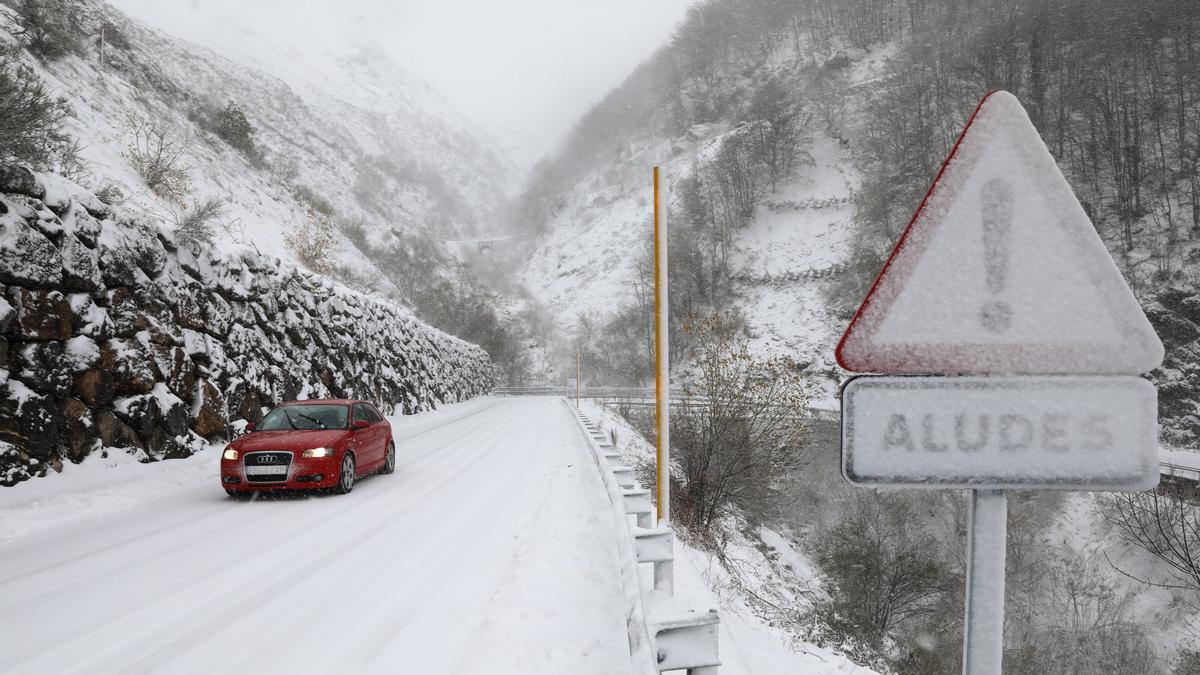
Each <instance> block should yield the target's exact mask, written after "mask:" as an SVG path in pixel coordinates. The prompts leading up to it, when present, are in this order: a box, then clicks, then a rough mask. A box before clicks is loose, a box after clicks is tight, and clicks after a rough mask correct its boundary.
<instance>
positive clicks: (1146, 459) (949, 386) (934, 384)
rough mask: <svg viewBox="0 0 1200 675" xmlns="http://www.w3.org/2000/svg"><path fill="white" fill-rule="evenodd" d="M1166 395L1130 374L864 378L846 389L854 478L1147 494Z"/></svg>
mask: <svg viewBox="0 0 1200 675" xmlns="http://www.w3.org/2000/svg"><path fill="white" fill-rule="evenodd" d="M1157 405H1158V404H1157V394H1156V392H1155V390H1154V386H1153V385H1152V384H1150V383H1149V382H1147V381H1146V380H1143V379H1141V378H1139V377H1132V376H1090V377H1089V376H1059V377H1031V376H1018V377H995V376H992V377H859V378H855V379H853V380H851V381H850V382H848V383H847V384H846V386H845V388H844V389H843V391H842V474H843V475H844V476H845V478H846V480H847V481H849V482H851V483H853V484H856V485H877V486H884V485H891V486H904V485H908V486H912V487H923V488H975V489H984V488H991V489H1043V488H1060V489H1072V490H1148V489H1150V488H1152V487H1154V485H1155V484H1157V482H1158V425H1157Z"/></svg>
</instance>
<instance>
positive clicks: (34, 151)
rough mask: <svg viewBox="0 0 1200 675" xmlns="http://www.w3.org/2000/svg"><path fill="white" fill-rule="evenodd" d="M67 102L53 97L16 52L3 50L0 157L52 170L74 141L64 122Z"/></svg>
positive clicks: (1, 57) (0, 70)
mask: <svg viewBox="0 0 1200 675" xmlns="http://www.w3.org/2000/svg"><path fill="white" fill-rule="evenodd" d="M70 114H71V109H70V107H69V106H68V105H67V102H66V101H65V100H64V99H62V98H58V97H56V96H53V95H51V93H50V91H49V90H48V89H47V88H46V85H45V84H44V83H43V82H42V80H41V78H39V77H38V76H37V74H36V73H34V72H33V70H32V69H30V68H29V67H27V66H25V65H22V64H21V63H20V61H19V59H18V57H17V54H16V53H14V52H13V51H12V50H10V49H8V50H0V156H2V157H3V159H4V160H5V161H10V162H19V163H22V164H28V165H30V166H32V167H33V168H35V169H49V168H51V167H50V164H51V161H52V159H53V157H54V155H55V154H56V153H59V152H61V149H62V148H64V147H69V146H70V145H71V141H70V139H69V138H68V136H67V134H66V133H65V132H63V128H62V126H63V122H64V120H65V119H66V118H67V116H69V115H70Z"/></svg>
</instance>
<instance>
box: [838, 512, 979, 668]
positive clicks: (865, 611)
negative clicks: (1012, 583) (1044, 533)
mask: <svg viewBox="0 0 1200 675" xmlns="http://www.w3.org/2000/svg"><path fill="white" fill-rule="evenodd" d="M817 562H818V564H819V565H820V567H821V570H822V571H823V572H824V573H825V574H826V576H827V577H828V579H829V581H830V588H829V594H830V600H829V601H828V603H827V606H826V607H825V609H826V614H827V619H828V621H829V623H830V625H831V627H833V628H834V629H835V630H838V631H840V632H843V633H844V634H846V635H850V636H853V637H855V638H858V639H860V640H863V641H865V642H867V643H868V644H871V645H875V646H876V647H878V646H880V645H881V643H882V642H883V640H884V637H885V636H886V635H887V632H888V630H890V629H891V628H893V627H895V626H897V625H900V624H903V623H904V622H906V621H909V620H911V619H915V618H918V617H923V616H925V615H928V614H930V613H932V612H933V611H934V610H935V608H936V606H937V603H938V601H939V600H940V598H941V596H942V595H943V594H944V593H945V592H947V591H948V590H949V587H950V586H953V588H954V590H955V591H960V588H959V586H958V585H957V584H956V583H952V584H949V585H948V584H947V582H948V578H947V575H946V573H945V572H944V571H943V568H942V566H941V565H940V563H939V560H938V559H937V558H936V557H935V554H934V551H933V548H932V547H931V546H930V545H929V538H928V536H927V532H926V531H925V529H924V528H922V526H921V522H920V520H919V518H918V514H917V512H916V509H915V508H914V502H913V500H912V499H911V498H910V497H909V496H908V495H903V494H888V493H874V494H865V493H864V494H856V495H855V497H854V507H853V509H852V512H851V513H849V514H848V515H847V517H846V518H845V519H843V520H842V521H841V522H840V523H838V524H837V525H836V526H834V527H833V528H831V529H830V530H829V531H828V532H826V533H825V534H823V535H822V537H821V538H820V540H819V544H818V547H817Z"/></svg>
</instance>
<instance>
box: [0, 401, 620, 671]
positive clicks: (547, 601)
mask: <svg viewBox="0 0 1200 675" xmlns="http://www.w3.org/2000/svg"><path fill="white" fill-rule="evenodd" d="M393 425H394V429H395V433H396V437H397V440H398V443H397V449H398V453H399V465H398V468H397V471H396V473H395V474H394V475H392V476H378V477H373V478H368V479H365V480H363V481H362V482H361V483H359V484H358V485H357V486H356V487H355V489H354V492H353V493H351V494H350V495H347V496H343V497H335V496H314V497H307V498H300V499H287V500H284V499H267V500H256V501H253V502H250V503H237V502H233V501H231V500H229V499H227V498H226V497H225V494H224V492H223V491H222V490H221V488H220V486H219V484H218V482H217V466H216V462H217V456H216V450H215V449H214V450H212V451H209V452H208V453H205V454H204V455H202V456H199V457H194V458H191V459H188V460H176V461H171V462H164V463H160V464H158V465H152V466H143V465H134V466H124V467H118V468H117V469H113V468H110V467H102V468H101V471H103V472H105V473H103V476H121V478H120V480H121V481H122V482H121V483H120V484H119V485H113V484H112V482H111V481H112V480H116V479H115V478H110V479H109V480H104V479H102V478H101V479H98V478H96V476H97V474H96V472H95V470H94V469H93V471H92V472H91V473H88V471H87V470H88V467H87V466H86V465H85V466H82V467H69V468H68V472H67V473H66V474H64V475H62V476H53V477H50V478H47V479H41V483H42V484H41V485H34V484H33V483H37V482H38V481H31V482H30V485H29V486H28V487H25V488H24V489H23V486H17V487H15V488H7V489H6V490H10V491H12V492H10V493H7V494H5V495H3V496H0V617H2V618H0V622H2V623H0V672H11V673H76V672H77V673H116V672H120V673H213V672H255V673H307V672H313V673H332V672H344V673H349V672H355V673H357V672H387V673H419V674H421V675H436V674H438V673H489V674H508V673H512V674H514V675H515V674H517V673H519V674H521V675H531V674H538V673H546V674H549V673H556V674H558V673H572V674H573V675H587V674H595V675H611V674H612V673H617V672H621V671H623V670H627V669H628V663H629V657H628V649H627V641H626V637H625V630H624V617H623V603H622V599H621V592H620V589H621V583H620V579H619V567H618V562H617V558H616V550H617V549H616V544H615V540H614V537H615V536H617V535H616V529H615V528H614V526H613V522H612V516H611V511H610V510H609V508H608V505H607V502H606V497H605V494H604V492H603V489H602V487H601V483H600V479H599V476H598V475H597V472H596V468H595V466H594V465H593V463H592V459H591V458H590V457H589V456H588V454H587V452H588V451H587V450H586V446H585V445H584V443H583V439H582V438H581V436H580V434H579V432H578V430H577V428H576V426H575V423H574V421H573V420H572V419H571V418H570V416H569V414H568V411H567V409H566V407H565V406H564V405H563V404H562V402H561V401H559V400H556V399H495V398H488V399H480V400H476V401H472V402H469V403H465V404H460V405H456V406H450V407H447V408H444V409H442V410H440V411H438V412H436V413H431V414H426V415H420V416H417V417H412V418H393ZM72 469H77V470H78V476H79V477H80V478H78V479H75V480H76V481H77V482H76V483H75V484H76V485H77V486H78V489H74V488H72V489H67V488H62V489H58V490H56V489H55V486H54V484H52V483H50V482H49V481H62V483H61V485H62V486H69V485H72V483H71V480H72V478H71V475H70V474H71V470H72ZM6 526H10V527H8V528H7V529H6Z"/></svg>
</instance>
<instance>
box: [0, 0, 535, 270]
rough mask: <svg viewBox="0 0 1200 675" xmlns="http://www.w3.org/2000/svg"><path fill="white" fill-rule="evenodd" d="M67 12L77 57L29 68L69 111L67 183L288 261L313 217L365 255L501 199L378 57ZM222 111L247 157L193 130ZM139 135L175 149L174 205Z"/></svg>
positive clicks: (485, 210) (451, 116)
mask: <svg viewBox="0 0 1200 675" xmlns="http://www.w3.org/2000/svg"><path fill="white" fill-rule="evenodd" d="M77 12H78V15H77V17H76V20H77V21H78V22H79V23H80V25H81V27H82V28H84V29H86V30H87V31H88V33H89V34H90V35H91V36H93V37H92V38H91V39H89V40H87V41H86V47H85V49H84V50H83V53H82V54H79V55H69V56H66V57H65V58H61V59H57V60H52V61H49V62H41V61H36V60H35V59H33V58H32V57H31V56H30V57H28V58H27V62H28V63H29V65H31V66H32V67H34V68H35V69H36V70H37V71H38V72H39V74H40V75H41V76H42V77H43V78H44V80H45V81H47V82H48V83H49V84H50V85H51V87H52V88H53V89H54V90H55V92H56V93H58V94H60V95H62V96H64V97H65V98H66V99H67V100H68V102H69V103H70V105H71V107H72V109H73V113H74V119H73V120H71V121H70V124H69V128H68V131H69V132H70V133H71V134H72V135H73V136H75V137H77V138H79V139H80V140H81V141H82V146H83V147H82V148H81V153H80V154H81V159H82V160H83V164H82V166H80V167H77V168H76V170H75V171H73V173H74V174H75V175H73V176H72V177H73V178H75V179H77V180H78V181H79V182H81V183H83V184H85V185H87V186H90V187H96V188H100V187H104V186H113V187H115V188H116V189H117V190H119V191H120V193H121V194H123V196H124V197H125V198H126V199H128V204H127V205H131V206H136V207H139V208H142V209H144V210H146V211H148V212H150V213H152V214H154V215H160V216H168V218H167V219H168V220H170V217H169V216H170V215H171V214H173V213H176V212H179V211H186V210H187V209H188V208H194V205H195V204H196V203H198V202H200V201H202V200H204V199H209V198H217V199H224V200H226V206H225V212H224V216H223V222H224V223H225V224H226V225H227V226H228V227H226V228H221V229H222V231H221V232H220V233H219V234H220V235H221V236H222V238H224V239H226V240H235V241H238V242H241V243H247V244H251V245H253V246H255V247H256V248H258V249H259V250H260V251H262V252H264V253H270V254H274V255H280V256H283V257H293V252H292V251H289V250H288V247H287V246H286V245H285V236H286V235H287V234H288V233H290V232H293V231H295V230H296V228H298V227H300V226H301V225H302V224H303V223H304V222H305V221H306V219H308V218H310V214H312V213H314V212H316V213H318V214H321V215H322V216H327V217H330V218H333V219H335V220H336V221H337V223H338V224H340V225H344V224H352V225H354V226H355V227H360V228H361V229H362V231H363V232H364V234H365V240H366V241H365V242H363V243H362V245H367V246H368V247H369V246H370V245H372V244H377V243H380V242H387V241H394V236H395V235H396V234H404V235H410V236H421V237H426V238H431V239H440V238H448V237H451V236H453V235H456V234H461V233H466V232H472V231H474V230H475V229H476V228H477V227H478V226H479V223H480V222H482V221H483V220H485V219H486V218H487V217H488V215H489V213H490V211H491V210H492V209H493V208H495V207H496V206H497V205H498V204H499V203H500V201H501V200H502V199H504V197H505V194H506V192H507V191H509V190H511V187H512V181H513V171H512V169H511V165H510V163H509V162H508V161H507V159H506V158H505V157H504V155H503V153H502V152H501V151H499V150H498V149H497V148H496V147H495V146H494V145H493V144H492V143H491V142H490V141H489V140H488V139H486V138H484V137H483V135H482V133H481V132H480V131H478V130H477V129H476V128H475V127H474V126H473V125H472V124H470V123H469V122H467V121H466V120H465V119H464V118H462V117H461V116H460V115H457V114H456V113H455V111H454V110H453V109H451V107H450V106H449V104H448V103H446V102H445V101H444V100H443V99H442V98H441V97H440V96H439V95H438V94H437V92H436V91H434V90H432V89H431V88H430V87H429V86H428V85H426V84H424V83H423V82H421V81H419V80H418V79H417V78H415V77H413V76H411V75H409V74H407V73H406V72H404V70H403V69H402V68H401V67H400V66H398V65H397V64H395V63H392V62H390V61H388V60H387V57H386V56H384V55H383V54H382V53H381V52H379V51H377V50H370V49H366V48H352V47H344V48H341V49H340V50H333V49H332V48H330V47H320V48H314V49H312V50H305V51H303V52H300V51H296V50H291V51H283V50H282V48H279V47H278V46H276V45H271V44H269V43H268V42H266V41H265V40H264V39H262V38H261V36H258V35H255V34H252V33H248V32H247V31H246V29H244V28H238V27H236V26H231V27H230V29H229V30H228V32H227V36H228V44H227V45H225V46H224V47H223V48H222V51H221V53H220V54H218V53H216V52H215V51H213V50H211V49H209V48H206V47H202V46H200V45H197V44H194V43H190V42H186V41H184V40H181V39H178V38H175V37H172V36H169V35H167V34H164V33H163V32H161V31H158V30H156V29H153V28H150V27H148V26H146V25H143V24H141V23H139V22H137V21H134V20H132V19H130V18H128V17H126V16H125V15H123V14H122V13H121V12H119V11H117V10H116V9H114V8H112V7H111V6H108V5H106V4H103V3H102V2H99V1H98V0H82V1H81V2H80V3H79V4H78V10H77ZM22 29H23V28H22V26H21V25H20V20H19V17H18V16H17V15H16V14H15V13H14V12H12V10H10V9H9V8H7V7H4V6H0V31H2V32H0V39H2V40H4V41H5V42H7V43H9V44H13V43H16V42H17V39H16V38H17V36H18V35H20V34H21V31H22ZM230 103H233V104H236V105H237V106H239V107H240V108H241V109H242V110H244V112H245V117H246V119H247V121H248V122H249V124H250V125H251V126H252V128H253V142H254V145H255V152H254V153H246V152H241V151H239V150H238V149H235V148H233V147H231V146H230V145H229V144H227V143H225V142H224V141H223V140H222V139H221V138H218V137H217V136H216V135H214V133H213V132H212V130H211V128H209V127H208V126H206V125H205V124H204V123H203V121H204V119H205V118H206V116H208V117H210V116H211V115H212V114H213V113H214V111H220V110H221V109H223V108H225V106H227V105H228V104H230ZM138 123H149V124H152V125H155V126H157V127H159V128H161V129H164V130H165V131H166V132H167V134H168V135H169V138H171V139H174V140H175V141H177V142H178V143H179V144H180V145H181V146H182V150H183V152H182V156H181V158H180V166H181V167H182V168H184V169H186V170H187V172H188V174H189V178H190V184H191V189H190V190H189V191H188V194H187V195H186V196H183V197H182V198H180V199H177V200H174V202H173V201H172V200H171V199H164V198H163V197H162V196H161V195H158V194H154V193H153V192H152V191H151V190H150V189H149V188H148V186H147V185H146V183H145V181H144V180H143V178H142V176H140V175H139V173H138V172H137V171H136V170H134V168H133V167H132V166H131V162H130V161H129V155H130V146H131V145H133V144H135V143H136V137H135V126H136V125H137V124H138ZM336 236H337V238H338V239H339V240H341V242H342V243H341V252H340V255H339V260H340V262H341V264H343V265H344V266H346V267H348V268H351V269H353V270H355V271H356V272H359V273H361V274H362V275H364V276H368V277H369V276H372V270H371V265H370V263H368V262H366V261H365V260H364V255H363V252H361V251H358V250H356V249H355V244H354V243H352V242H350V241H348V240H346V239H345V238H343V237H342V236H341V235H340V234H336ZM383 283H385V285H386V283H387V282H386V281H385V282H383Z"/></svg>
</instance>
